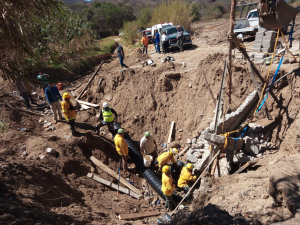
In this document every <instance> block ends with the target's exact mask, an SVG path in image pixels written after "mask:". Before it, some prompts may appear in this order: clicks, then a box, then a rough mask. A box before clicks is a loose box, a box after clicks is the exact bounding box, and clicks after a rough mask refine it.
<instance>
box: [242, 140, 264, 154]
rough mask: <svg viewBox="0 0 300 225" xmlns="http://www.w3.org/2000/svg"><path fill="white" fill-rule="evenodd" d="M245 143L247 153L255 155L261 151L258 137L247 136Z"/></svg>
mask: <svg viewBox="0 0 300 225" xmlns="http://www.w3.org/2000/svg"><path fill="white" fill-rule="evenodd" d="M244 143H245V153H246V154H248V155H251V156H255V155H257V154H258V153H259V151H260V143H259V141H258V140H256V139H252V138H251V137H248V136H246V137H245V138H244Z"/></svg>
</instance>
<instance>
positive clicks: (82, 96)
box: [77, 87, 91, 100]
mask: <svg viewBox="0 0 300 225" xmlns="http://www.w3.org/2000/svg"><path fill="white" fill-rule="evenodd" d="M90 90H91V88H90V87H89V88H88V89H87V90H86V91H85V92H84V94H83V95H81V97H80V98H79V96H78V98H77V100H78V99H81V98H84V97H85V96H86V95H87V93H88V92H89V91H90Z"/></svg>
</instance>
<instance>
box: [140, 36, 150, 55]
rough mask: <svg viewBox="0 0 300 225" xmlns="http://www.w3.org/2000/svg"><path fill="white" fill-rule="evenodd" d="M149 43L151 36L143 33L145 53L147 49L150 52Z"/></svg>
mask: <svg viewBox="0 0 300 225" xmlns="http://www.w3.org/2000/svg"><path fill="white" fill-rule="evenodd" d="M148 43H149V38H148V37H147V36H146V35H145V34H143V38H142V44H143V53H144V52H145V50H146V54H148V53H147V50H148Z"/></svg>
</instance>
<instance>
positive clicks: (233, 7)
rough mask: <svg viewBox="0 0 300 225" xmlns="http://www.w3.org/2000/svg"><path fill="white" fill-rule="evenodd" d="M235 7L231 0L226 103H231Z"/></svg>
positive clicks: (234, 2) (234, 0)
mask: <svg viewBox="0 0 300 225" xmlns="http://www.w3.org/2000/svg"><path fill="white" fill-rule="evenodd" d="M235 7H236V0H231V12H230V27H229V34H228V39H229V54H228V74H229V79H228V85H229V88H228V89H229V91H228V103H229V104H231V88H232V71H231V67H232V38H233V35H234V34H233V29H234V25H235Z"/></svg>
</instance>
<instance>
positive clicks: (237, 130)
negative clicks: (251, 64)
mask: <svg viewBox="0 0 300 225" xmlns="http://www.w3.org/2000/svg"><path fill="white" fill-rule="evenodd" d="M278 37H279V29H278V32H277V37H276V41H275V46H274V52H273V55H272V59H271V63H270V66H269V70H268V74H267V76H266V78H265V84H264V87H263V89H262V91H261V94H260V97H259V100H258V103H257V106H256V109H255V111H254V113H253V115H252V117H251V118H250V120H249V121H248V122H247V123H245V124H243V126H241V127H240V128H238V129H236V130H234V131H230V132H227V133H225V134H224V135H223V136H225V143H224V147H223V148H222V150H221V151H220V152H222V151H224V150H225V149H226V147H227V143H228V137H229V135H230V134H233V133H237V132H239V131H240V130H242V129H244V131H245V130H246V126H247V125H248V124H249V123H250V122H251V121H252V120H253V118H254V116H255V114H256V113H257V112H258V108H259V106H260V102H261V100H262V98H263V95H264V91H265V89H266V86H267V82H268V79H269V76H270V72H271V67H272V64H273V60H274V57H275V55H276V54H275V52H276V47H277V42H278ZM280 65H281V64H280ZM278 70H279V68H278ZM264 102H265V101H263V103H264ZM243 133H244V132H243ZM235 147H236V146H235Z"/></svg>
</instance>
